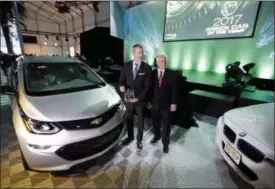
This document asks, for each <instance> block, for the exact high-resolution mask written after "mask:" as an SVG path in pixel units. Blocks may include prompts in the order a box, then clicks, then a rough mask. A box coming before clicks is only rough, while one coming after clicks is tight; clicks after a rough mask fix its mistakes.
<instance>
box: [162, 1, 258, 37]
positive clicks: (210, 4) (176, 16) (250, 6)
mask: <svg viewBox="0 0 275 189" xmlns="http://www.w3.org/2000/svg"><path fill="white" fill-rule="evenodd" d="M258 8H259V2H256V1H167V3H166V15H165V31H164V41H180V40H196V39H215V38H235V37H251V36H252V35H253V32H254V25H255V22H256V18H257V13H258Z"/></svg>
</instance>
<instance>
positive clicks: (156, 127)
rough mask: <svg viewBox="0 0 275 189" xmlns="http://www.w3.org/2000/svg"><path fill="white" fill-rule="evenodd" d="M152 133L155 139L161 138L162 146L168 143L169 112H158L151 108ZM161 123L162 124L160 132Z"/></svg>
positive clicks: (169, 129)
mask: <svg viewBox="0 0 275 189" xmlns="http://www.w3.org/2000/svg"><path fill="white" fill-rule="evenodd" d="M152 119H153V132H154V135H155V137H157V138H160V137H161V138H162V143H163V145H164V146H168V145H169V143H170V131H171V112H170V110H159V109H156V108H154V107H152ZM161 121H162V123H163V126H162V131H161Z"/></svg>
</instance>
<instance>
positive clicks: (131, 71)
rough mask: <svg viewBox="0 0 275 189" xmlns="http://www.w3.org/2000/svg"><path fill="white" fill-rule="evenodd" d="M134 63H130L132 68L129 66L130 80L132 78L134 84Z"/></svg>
mask: <svg viewBox="0 0 275 189" xmlns="http://www.w3.org/2000/svg"><path fill="white" fill-rule="evenodd" d="M133 63H134V62H133V61H132V62H131V63H130V66H129V74H130V78H131V83H133V82H134V74H133Z"/></svg>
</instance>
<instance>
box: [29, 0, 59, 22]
mask: <svg viewBox="0 0 275 189" xmlns="http://www.w3.org/2000/svg"><path fill="white" fill-rule="evenodd" d="M26 2H27V3H29V4H31V5H32V6H34V7H36V8H39V7H38V6H37V5H36V4H34V3H33V2H31V1H26ZM40 9H41V10H43V12H44V13H45V14H47V15H49V16H50V17H53V14H54V13H53V12H51V11H49V10H47V9H45V8H43V7H41V8H40ZM59 22H62V21H60V20H59Z"/></svg>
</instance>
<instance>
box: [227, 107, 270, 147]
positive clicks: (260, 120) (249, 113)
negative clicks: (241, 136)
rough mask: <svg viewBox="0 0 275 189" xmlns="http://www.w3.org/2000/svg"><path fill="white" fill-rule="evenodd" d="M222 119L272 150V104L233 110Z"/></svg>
mask: <svg viewBox="0 0 275 189" xmlns="http://www.w3.org/2000/svg"><path fill="white" fill-rule="evenodd" d="M224 117H225V119H230V120H231V121H232V122H233V123H234V124H236V125H237V126H238V127H240V128H242V129H243V130H244V131H246V132H247V133H249V134H250V135H251V136H253V137H254V138H256V139H257V140H259V141H260V142H262V143H263V144H265V145H266V146H267V147H269V148H271V149H273V150H274V103H267V104H260V105H252V106H248V107H244V108H237V109H233V110H230V111H228V112H227V113H225V114H224Z"/></svg>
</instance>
